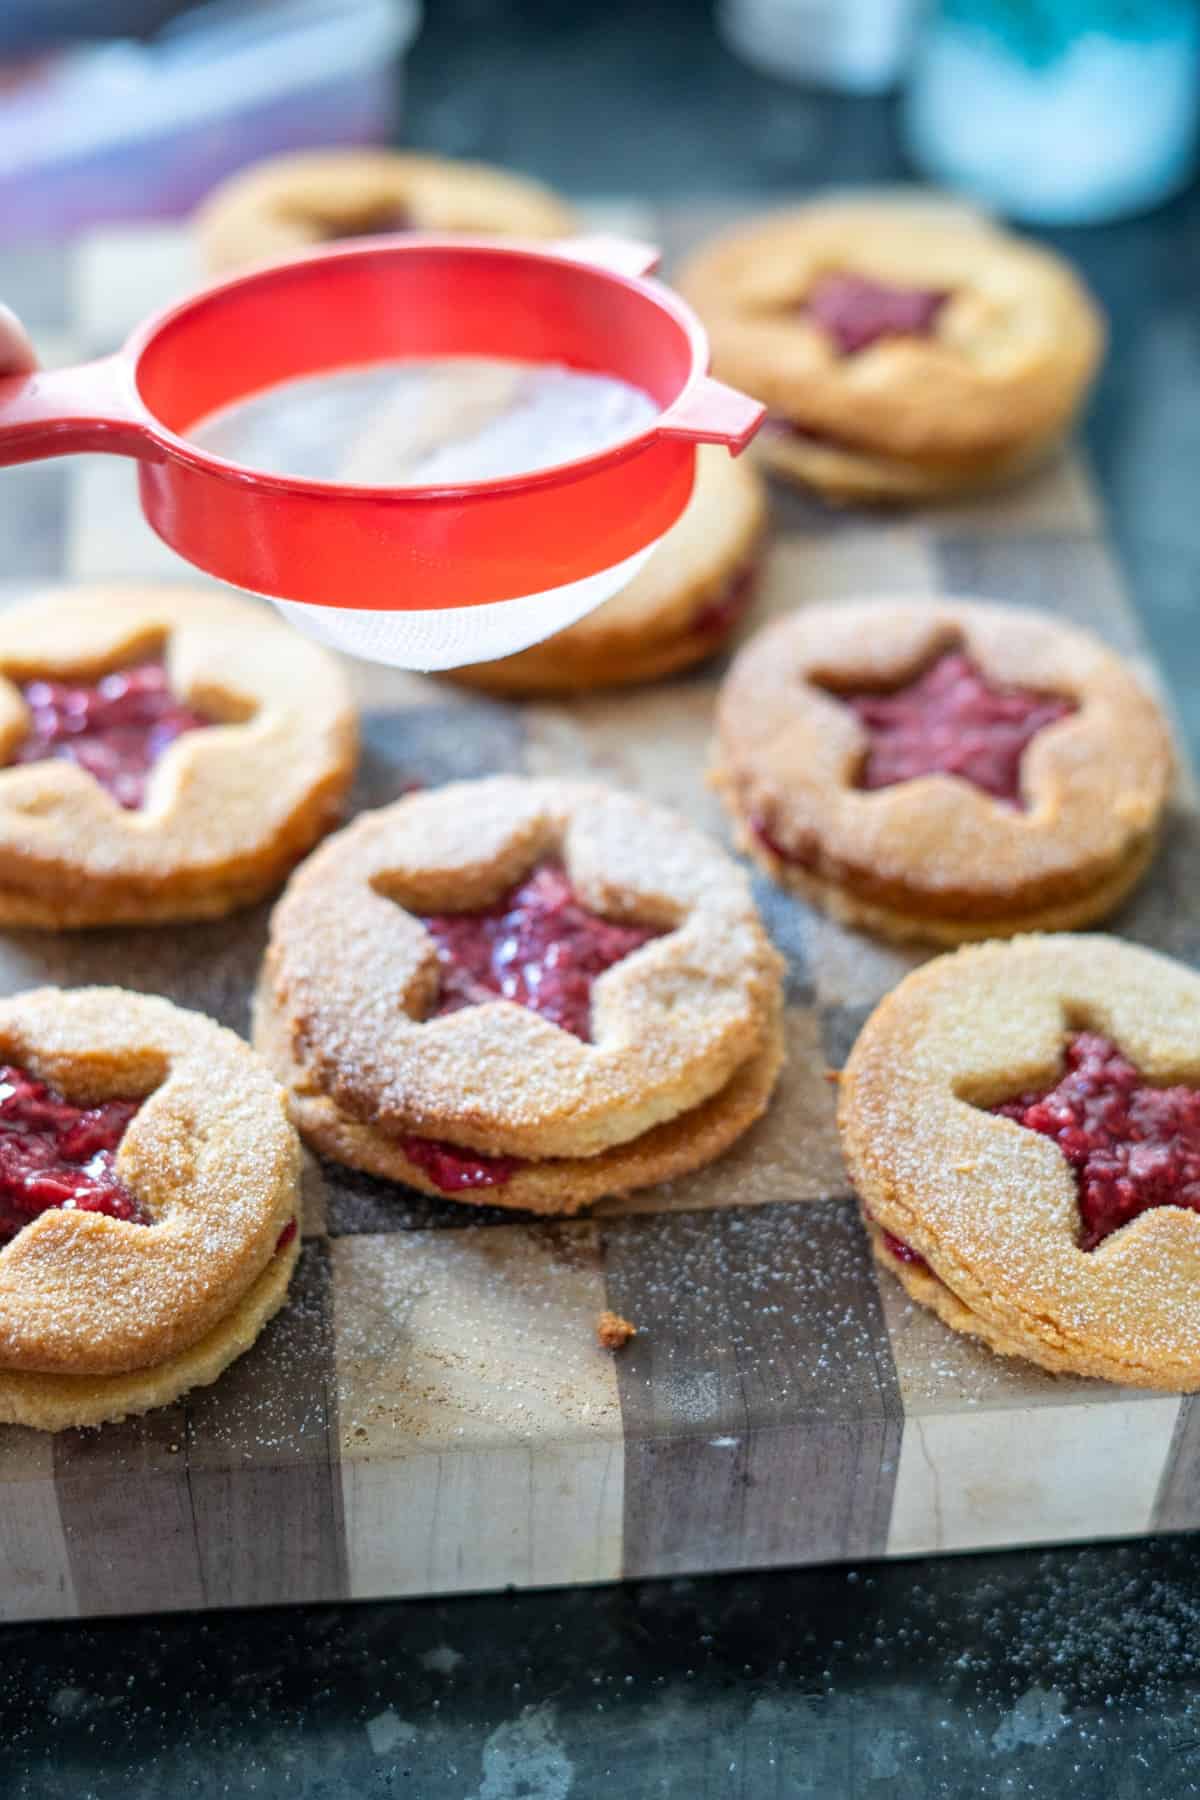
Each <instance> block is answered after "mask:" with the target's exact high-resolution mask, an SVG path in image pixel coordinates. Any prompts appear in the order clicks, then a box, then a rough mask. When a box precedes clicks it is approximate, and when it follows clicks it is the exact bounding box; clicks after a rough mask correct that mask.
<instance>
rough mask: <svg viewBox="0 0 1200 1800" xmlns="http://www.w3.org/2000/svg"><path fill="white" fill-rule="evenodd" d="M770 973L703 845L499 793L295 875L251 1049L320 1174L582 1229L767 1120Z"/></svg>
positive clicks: (569, 799) (741, 890) (430, 798)
mask: <svg viewBox="0 0 1200 1800" xmlns="http://www.w3.org/2000/svg"><path fill="white" fill-rule="evenodd" d="M780 975H781V965H780V960H779V957H778V955H777V953H776V952H775V951H774V949H773V948H772V947H771V945H770V943H769V941H768V939H767V936H766V934H765V932H764V930H763V927H762V925H761V923H760V921H759V918H758V915H757V913H756V911H755V908H754V905H753V901H752V899H751V896H750V892H749V887H748V885H747V882H746V879H745V877H744V875H743V874H742V872H741V871H740V870H739V869H737V868H736V866H735V865H734V864H732V863H731V862H730V861H729V860H728V858H726V857H725V856H724V855H723V854H722V853H721V852H720V851H719V850H717V849H716V848H715V847H714V846H713V845H711V844H710V843H709V842H708V841H707V840H706V839H705V838H704V837H703V836H701V834H699V833H698V832H695V831H693V830H692V829H691V828H690V827H688V826H686V825H684V824H683V823H682V822H681V821H679V820H678V819H676V818H675V817H674V816H673V815H671V814H669V813H666V812H665V811H663V810H662V809H660V808H658V807H656V806H653V805H650V804H649V803H647V802H644V801H641V800H639V799H635V798H633V797H632V796H629V795H623V794H619V793H615V792H612V791H609V790H607V789H604V788H601V787H598V786H595V785H592V784H589V783H575V782H560V781H535V780H522V779H518V778H497V779H492V780H485V781H478V782H470V783H461V784H457V785H453V786H450V787H447V788H441V789H438V790H436V791H433V792H430V793H427V794H419V795H414V796H411V797H409V798H407V799H405V800H402V801H400V802H398V803H397V804H396V805H394V806H390V807H387V808H385V809H383V810H382V811H380V812H378V813H373V814H368V815H366V816H364V817H363V818H361V819H360V820H358V821H357V822H356V823H355V824H354V825H352V826H350V827H349V828H348V829H347V830H346V831H344V832H342V833H341V834H339V836H338V837H337V838H335V839H332V840H331V841H330V842H329V843H328V844H327V845H326V846H325V847H324V849H323V850H322V851H320V852H319V853H318V854H317V855H315V856H314V857H312V858H311V859H310V861H309V862H308V863H307V864H306V865H305V867H304V868H303V869H302V870H301V871H299V873H298V874H297V875H296V876H295V877H294V878H293V880H292V882H291V884H290V886H289V888H288V891H287V893H286V894H285V896H284V898H283V900H282V901H281V903H280V904H279V906H278V907H277V908H276V911H275V915H274V918H273V921H272V931H271V944H270V949H269V952H268V955H267V959H266V963H265V967H264V971H263V978H262V981H261V984H260V989H259V995H258V1003H257V1009H256V1026H255V1041H256V1044H257V1045H258V1047H259V1049H260V1050H261V1051H262V1052H263V1054H264V1055H265V1056H266V1058H267V1060H268V1061H269V1062H270V1063H271V1064H272V1066H273V1067H274V1068H275V1070H276V1072H277V1073H278V1075H279V1076H280V1078H281V1079H282V1080H283V1081H284V1082H285V1083H286V1085H287V1087H288V1089H289V1092H290V1095H291V1099H292V1107H293V1115H294V1117H295V1119H296V1122H297V1124H298V1125H299V1128H300V1131H301V1133H302V1135H303V1136H304V1137H305V1138H306V1139H307V1140H308V1142H309V1143H311V1144H312V1145H313V1146H314V1147H315V1148H316V1149H318V1150H319V1151H321V1152H322V1153H323V1154H325V1155H328V1156H330V1157H332V1158H335V1159H336V1160H338V1161H341V1162H343V1163H348V1164H350V1165H352V1166H354V1167H357V1168H360V1169H364V1170H367V1171H369V1172H370V1173H372V1174H375V1175H380V1176H384V1177H387V1178H390V1179H393V1180H398V1181H403V1182H405V1183H407V1184H409V1185H410V1186H412V1187H416V1188H419V1189H421V1190H423V1191H425V1192H426V1193H431V1194H441V1195H450V1196H452V1197H453V1198H455V1199H457V1200H464V1201H474V1202H486V1203H490V1204H494V1205H502V1206H509V1207H520V1208H523V1209H527V1210H530V1211H534V1212H541V1213H573V1212H576V1211H578V1209H579V1208H580V1207H582V1206H584V1205H587V1204H588V1203H589V1202H591V1201H594V1200H597V1199H599V1198H600V1197H601V1196H604V1195H609V1194H617V1193H622V1192H625V1191H628V1190H630V1189H633V1188H638V1187H643V1186H646V1185H648V1184H650V1183H654V1182H659V1181H663V1180H665V1179H667V1178H669V1177H672V1176H676V1175H680V1174H683V1173H685V1172H687V1171H688V1170H691V1169H695V1168H697V1167H699V1166H700V1165H702V1164H703V1163H706V1162H709V1161H711V1160H712V1158H713V1157H715V1156H718V1155H719V1154H720V1153H721V1152H722V1151H723V1150H724V1149H725V1148H726V1147H727V1146H728V1145H729V1144H730V1143H732V1141H733V1140H734V1139H735V1138H736V1137H737V1136H739V1135H740V1134H741V1133H742V1132H743V1131H744V1130H746V1128H747V1127H748V1126H749V1125H750V1124H751V1123H752V1122H753V1121H754V1120H755V1119H756V1118H758V1117H759V1115H760V1114H761V1113H762V1112H763V1111H764V1109H765V1107H766V1105H767V1101H768V1099H769V1096H770V1093H771V1089H772V1087H773V1085H774V1082H775V1078H776V1076H777V1074H778V1071H779V1068H780V1065H781V1063H782V1060H783V1048H782V1033H781V1016H780V1013H781V989H780ZM514 1001H515V1002H516V1003H517V1004H515V1005H514V1004H512V1002H514Z"/></svg>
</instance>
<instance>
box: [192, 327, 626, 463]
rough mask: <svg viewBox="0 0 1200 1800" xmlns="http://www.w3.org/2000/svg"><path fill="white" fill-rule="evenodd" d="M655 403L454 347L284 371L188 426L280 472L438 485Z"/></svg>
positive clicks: (616, 438)
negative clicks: (292, 376)
mask: <svg viewBox="0 0 1200 1800" xmlns="http://www.w3.org/2000/svg"><path fill="white" fill-rule="evenodd" d="M657 411H658V408H657V406H656V404H655V402H654V401H653V400H652V399H651V398H650V396H649V395H648V394H646V393H643V392H642V390H641V389H640V388H636V387H633V386H631V385H630V384H629V383H628V382H625V381H619V380H617V379H616V378H615V377H614V376H611V375H594V374H589V373H587V372H586V371H584V370H580V369H569V368H566V367H564V366H563V365H562V364H558V363H529V362H514V361H498V360H497V361H494V360H491V359H488V358H484V357H474V356H456V357H445V358H441V359H439V360H437V361H429V362H416V361H404V362H387V363H372V364H370V365H368V366H366V367H361V368H347V369H339V370H334V371H330V372H325V373H322V374H320V375H311V376H305V377H302V378H301V379H299V380H296V381H284V382H280V383H278V384H277V385H276V386H273V387H270V388H267V389H265V390H264V391H263V392H261V393H258V394H253V395H251V396H250V397H249V398H248V399H244V400H239V401H237V402H235V403H234V404H233V405H231V406H226V407H222V408H221V409H220V410H219V411H217V412H214V413H210V414H209V415H208V417H207V418H205V419H201V420H200V421H198V422H197V423H196V424H195V425H193V426H192V428H191V430H190V432H189V433H188V435H189V437H190V438H191V440H192V442H193V443H195V444H197V445H198V446H199V447H200V448H201V449H204V450H208V451H210V452H212V453H213V454H215V455H217V456H223V457H226V458H228V459H229V460H230V461H232V462H239V463H243V464H245V465H247V466H248V467H250V468H255V469H263V470H266V471H267V472H269V473H271V474H275V475H291V476H299V477H303V478H305V479H308V480H313V481H343V482H351V483H354V484H356V485H359V486H365V487H414V486H417V487H437V486H453V485H454V484H455V483H456V482H464V481H491V480H498V479H500V478H502V477H504V476H508V475H518V474H523V473H526V472H527V471H529V470H532V469H546V468H552V467H553V466H554V465H555V464H557V463H565V462H573V461H574V460H575V459H576V458H577V457H581V456H590V455H592V454H594V453H595V452H596V451H598V450H603V449H605V448H607V447H608V446H609V445H611V444H615V443H619V442H620V441H621V439H622V438H626V437H630V436H632V435H633V434H635V433H636V432H638V431H641V430H643V429H644V428H645V427H646V426H647V425H649V424H650V422H651V421H652V420H653V418H654V417H655V415H656V413H657Z"/></svg>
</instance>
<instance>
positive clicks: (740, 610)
mask: <svg viewBox="0 0 1200 1800" xmlns="http://www.w3.org/2000/svg"><path fill="white" fill-rule="evenodd" d="M757 578H758V567H757V565H756V564H753V563H752V564H751V565H750V566H749V567H748V568H745V569H740V570H739V571H738V573H737V574H736V575H733V576H731V578H730V579H729V581H728V582H727V583H726V585H725V586H724V587H723V588H722V589H721V591H720V593H719V594H717V595H716V597H715V598H714V599H712V600H710V601H709V602H708V603H707V605H705V606H702V607H701V608H700V611H699V612H698V613H697V614H696V616H695V618H694V619H693V620H692V625H691V629H692V630H693V632H695V633H696V635H697V636H698V637H718V636H721V635H723V634H724V633H725V632H727V631H732V630H733V628H734V626H735V625H736V624H737V623H738V622H739V620H740V619H742V618H743V617H744V616H745V614H746V613H747V612H748V611H749V610H750V602H751V601H752V600H753V598H754V586H755V582H756V580H757Z"/></svg>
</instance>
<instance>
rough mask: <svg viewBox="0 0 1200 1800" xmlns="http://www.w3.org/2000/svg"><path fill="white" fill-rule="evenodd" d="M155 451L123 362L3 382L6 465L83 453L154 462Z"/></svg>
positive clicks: (0, 443) (1, 450)
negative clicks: (104, 452)
mask: <svg viewBox="0 0 1200 1800" xmlns="http://www.w3.org/2000/svg"><path fill="white" fill-rule="evenodd" d="M155 449H156V446H155V441H154V438H153V436H152V434H151V432H150V429H149V421H148V418H147V415H146V414H145V412H144V411H143V410H142V407H141V403H140V401H139V400H138V398H137V395H136V393H135V391H134V388H133V383H132V381H131V379H130V374H129V364H128V362H127V361H126V359H125V358H124V357H123V356H106V357H102V358H101V359H100V360H99V361H97V362H90V363H79V364H77V365H76V366H75V367H74V368H70V369H34V370H33V371H32V373H30V374H27V375H8V376H5V377H4V378H3V379H2V380H0V465H5V464H9V463H26V462H38V461H40V460H41V459H42V458H44V457H47V456H72V455H74V454H75V452H76V451H79V450H107V451H111V452H112V453H113V454H114V455H117V456H153V455H154V454H155Z"/></svg>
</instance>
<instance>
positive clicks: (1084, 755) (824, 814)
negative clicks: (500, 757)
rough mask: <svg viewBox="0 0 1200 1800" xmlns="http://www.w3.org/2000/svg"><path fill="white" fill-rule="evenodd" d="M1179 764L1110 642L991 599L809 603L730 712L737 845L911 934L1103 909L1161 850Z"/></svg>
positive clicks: (729, 704)
mask: <svg viewBox="0 0 1200 1800" xmlns="http://www.w3.org/2000/svg"><path fill="white" fill-rule="evenodd" d="M1171 771H1172V755H1171V740H1170V734H1169V731H1168V728H1167V725H1166V722H1165V720H1164V719H1163V716H1162V714H1161V712H1160V710H1159V708H1158V707H1157V706H1156V704H1155V702H1154V701H1153V700H1152V699H1151V697H1150V695H1149V694H1148V693H1147V692H1146V691H1145V690H1144V689H1143V688H1142V686H1141V685H1140V683H1139V682H1138V681H1137V680H1135V678H1134V677H1133V676H1132V675H1131V674H1130V673H1129V671H1128V670H1127V669H1126V668H1125V666H1124V664H1123V663H1121V662H1120V661H1119V659H1118V658H1117V657H1116V656H1114V655H1113V654H1112V652H1111V651H1109V650H1108V649H1106V648H1105V647H1104V645H1103V644H1101V643H1100V642H1099V641H1098V640H1097V639H1096V638H1093V637H1091V636H1090V635H1089V634H1088V633H1086V632H1082V631H1076V630H1074V629H1073V628H1071V627H1069V626H1066V625H1061V624H1059V623H1058V621H1057V620H1055V619H1051V618H1048V617H1047V616H1046V615H1044V614H1041V613H1035V612H1029V611H1025V610H1023V609H1020V608H1016V607H1008V606H988V605H983V604H981V603H978V602H973V601H955V600H952V601H926V600H911V601H904V600H869V601H856V602H853V603H850V604H845V605H838V606H811V607H803V608H801V609H800V610H799V611H797V612H795V613H793V614H791V615H790V616H789V617H788V618H786V619H784V620H782V621H781V622H780V623H779V624H777V625H774V626H771V627H769V628H768V629H767V630H766V631H763V632H761V633H759V635H758V636H757V637H755V638H753V639H752V640H751V642H750V643H749V644H748V645H747V646H746V648H745V649H744V650H743V651H742V652H741V654H740V655H739V656H738V658H737V659H736V661H735V663H734V665H733V668H732V669H731V670H730V673H729V675H728V677H727V679H726V681H725V684H724V687H723V688H722V691H721V698H720V703H719V708H718V749H717V764H716V768H715V771H714V779H715V781H716V783H717V785H718V787H719V788H720V790H721V793H722V796H723V798H724V800H725V804H726V805H727V807H728V808H729V811H730V813H731V814H732V816H733V819H734V823H735V828H736V832H737V837H738V842H739V844H740V846H741V848H743V849H744V850H746V851H747V852H748V853H749V854H750V855H751V856H752V857H753V858H754V860H755V861H756V862H757V863H758V864H759V865H760V866H761V867H762V868H763V869H765V871H766V872H767V874H768V875H770V876H771V877H772V879H773V880H775V881H777V882H780V883H781V884H783V885H784V886H787V887H791V888H794V889H796V890H797V891H798V892H799V893H801V894H803V895H804V897H805V898H806V899H809V900H812V901H814V902H815V903H816V904H817V905H819V906H822V907H824V908H825V910H826V911H828V912H831V913H833V914H834V915H835V916H836V917H838V918H840V919H842V920H844V921H846V922H847V923H848V924H852V925H858V926H862V927H864V928H865V929H867V930H869V931H874V932H877V933H879V934H880V935H881V936H884V937H888V938H894V939H899V940H901V941H903V940H917V941H926V942H932V943H943V944H955V943H962V942H965V941H967V940H970V939H973V938H986V937H1007V936H1011V935H1012V934H1013V933H1015V932H1019V931H1030V930H1039V931H1040V930H1060V929H1065V928H1068V927H1072V926H1078V925H1083V924H1087V923H1090V922H1091V921H1093V920H1096V919H1100V918H1103V917H1104V916H1105V915H1106V914H1108V913H1110V912H1112V911H1113V910H1114V908H1115V907H1116V906H1117V905H1118V903H1119V902H1120V901H1121V900H1122V899H1123V898H1124V897H1125V895H1126V894H1127V893H1128V892H1129V891H1130V889H1131V888H1132V887H1133V886H1134V884H1135V883H1136V882H1137V881H1138V879H1139V878H1140V876H1141V875H1142V873H1143V871H1144V870H1145V868H1146V867H1147V865H1148V863H1149V861H1150V858H1151V856H1152V855H1153V852H1154V846H1155V842H1156V839H1157V835H1158V830H1159V825H1160V821H1161V818H1162V814H1163V810H1164V807H1165V805H1166V801H1167V798H1168V794H1169V791H1170V783H1171Z"/></svg>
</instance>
